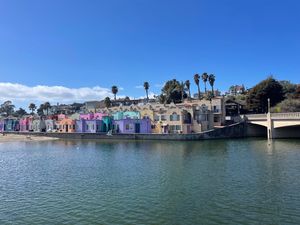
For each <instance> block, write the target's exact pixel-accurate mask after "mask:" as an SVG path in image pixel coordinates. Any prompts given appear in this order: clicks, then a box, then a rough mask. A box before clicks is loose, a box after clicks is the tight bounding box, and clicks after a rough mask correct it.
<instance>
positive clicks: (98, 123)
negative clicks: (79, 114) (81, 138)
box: [75, 120, 103, 133]
mask: <svg viewBox="0 0 300 225" xmlns="http://www.w3.org/2000/svg"><path fill="white" fill-rule="evenodd" d="M75 129H76V132H78V133H99V132H103V121H102V120H76V121H75Z"/></svg>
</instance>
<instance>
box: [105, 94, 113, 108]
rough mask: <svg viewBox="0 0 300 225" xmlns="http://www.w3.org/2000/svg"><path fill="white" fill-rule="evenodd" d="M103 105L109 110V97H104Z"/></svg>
mask: <svg viewBox="0 0 300 225" xmlns="http://www.w3.org/2000/svg"><path fill="white" fill-rule="evenodd" d="M104 105H105V107H106V108H109V107H110V106H111V100H110V98H109V97H106V98H105V99H104Z"/></svg>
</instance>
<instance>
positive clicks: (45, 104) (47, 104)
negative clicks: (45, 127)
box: [44, 102, 51, 116]
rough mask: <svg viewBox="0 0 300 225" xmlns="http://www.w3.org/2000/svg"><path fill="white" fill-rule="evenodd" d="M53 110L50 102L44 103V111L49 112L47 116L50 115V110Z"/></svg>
mask: <svg viewBox="0 0 300 225" xmlns="http://www.w3.org/2000/svg"><path fill="white" fill-rule="evenodd" d="M50 108H51V105H50V103H49V102H45V103H44V109H45V110H46V112H47V116H48V115H49V109H50Z"/></svg>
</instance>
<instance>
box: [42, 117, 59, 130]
mask: <svg viewBox="0 0 300 225" xmlns="http://www.w3.org/2000/svg"><path fill="white" fill-rule="evenodd" d="M45 125H46V131H47V132H53V131H56V130H57V128H58V124H57V121H56V120H54V119H47V120H45Z"/></svg>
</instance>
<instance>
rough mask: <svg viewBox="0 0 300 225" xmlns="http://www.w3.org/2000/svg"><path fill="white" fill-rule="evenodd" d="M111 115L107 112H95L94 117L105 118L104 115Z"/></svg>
mask: <svg viewBox="0 0 300 225" xmlns="http://www.w3.org/2000/svg"><path fill="white" fill-rule="evenodd" d="M106 116H109V115H108V114H107V113H94V119H97V120H103V117H106Z"/></svg>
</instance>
